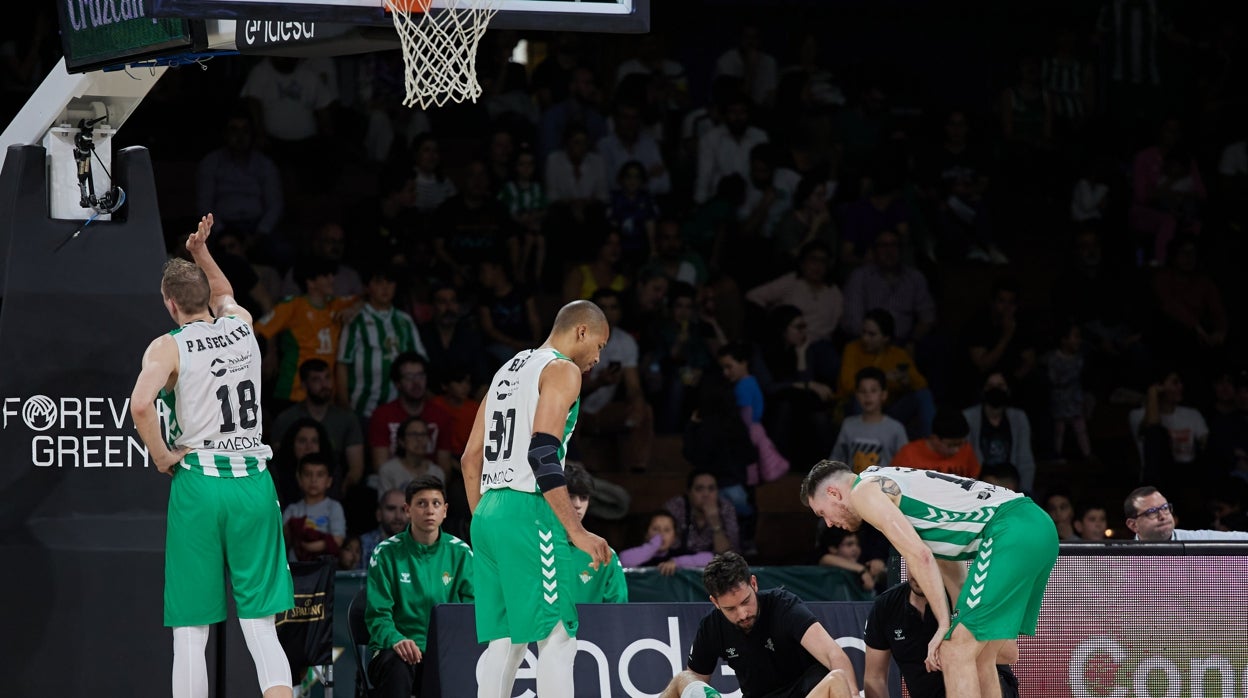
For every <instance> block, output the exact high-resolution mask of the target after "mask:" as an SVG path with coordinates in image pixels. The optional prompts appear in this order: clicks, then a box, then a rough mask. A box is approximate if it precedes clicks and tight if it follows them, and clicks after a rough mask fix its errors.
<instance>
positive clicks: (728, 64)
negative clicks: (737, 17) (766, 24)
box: [715, 25, 778, 108]
mask: <svg viewBox="0 0 1248 698" xmlns="http://www.w3.org/2000/svg"><path fill="white" fill-rule="evenodd" d="M777 70H778V64H777V63H776V59H775V57H774V56H772V55H771V54H770V53H767V52H765V51H763V50H762V42H761V41H759V37H758V27H756V26H753V25H747V26H745V27H742V28H741V37H740V40H739V41H738V42H737V45H736V46H734V47H733V48H731V49H728V50H727V51H725V52H724V53H722V54H720V56H719V59H718V60H716V61H715V74H716V76H719V75H728V76H731V77H734V78H739V79H740V80H741V87H742V91H743V92H744V93H745V95H746V96H748V97H749V98H750V101H751V102H753V104H754V106H756V107H763V108H766V107H770V106H771V104H772V103H773V102H774V101H775V98H776V84H777V82H776V81H777V75H778V73H777Z"/></svg>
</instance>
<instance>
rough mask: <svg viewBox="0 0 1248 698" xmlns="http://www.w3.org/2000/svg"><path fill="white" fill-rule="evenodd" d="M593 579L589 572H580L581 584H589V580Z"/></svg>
mask: <svg viewBox="0 0 1248 698" xmlns="http://www.w3.org/2000/svg"><path fill="white" fill-rule="evenodd" d="M593 578H594V575H592V574H590V573H589V570H581V584H589V580H591V579H593Z"/></svg>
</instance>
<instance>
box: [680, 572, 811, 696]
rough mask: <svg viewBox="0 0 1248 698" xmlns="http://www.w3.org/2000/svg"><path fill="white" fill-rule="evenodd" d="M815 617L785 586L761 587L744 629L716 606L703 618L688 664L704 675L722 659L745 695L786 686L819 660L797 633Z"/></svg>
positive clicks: (761, 693)
mask: <svg viewBox="0 0 1248 698" xmlns="http://www.w3.org/2000/svg"><path fill="white" fill-rule="evenodd" d="M818 622H819V620H818V619H817V618H815V615H814V614H813V613H811V612H810V609H809V608H806V604H804V603H802V600H801V599H799V598H797V597H796V596H794V595H793V594H791V593H789V592H787V591H785V590H784V589H768V590H766V591H760V592H758V619H757V620H756V621H755V622H754V627H753V629H751V630H750V632H749V633H748V634H747V633H745V632H744V631H742V630H741V628H738V627H737V626H736V625H735V624H733V623H732V622H730V621H729V620H728V619H727V618H725V617H724V614H723V613H721V612H720V611H719V610H718V609H716V610H714V611H711V612H710V613H708V614H707V615H706V617H705V618H703V619H702V623H701V624H700V625H698V634H697V636H696V637H694V639H693V649H691V650H690V651H689V669H691V670H692V671H695V672H697V673H699V674H705V675H707V676H709V675H710V674H712V673H714V671H715V666H716V664H718V663H719V660H720V659H723V660H724V661H726V662H728V666H730V667H732V670H733V671H734V672H736V674H737V682H738V683H740V685H741V695H742V696H744V697H745V698H750V697H751V696H761V695H764V694H766V693H770V692H772V691H775V690H778V689H781V688H785V687H787V686H788V685H790V684H792V683H793V682H795V681H797V680H798V679H800V678H801V677H802V674H803V673H805V672H806V671H807V670H809V669H810V667H812V666H814V665H816V664H818V663H819V661H818V660H816V659H815V658H814V657H812V656H811V655H810V653H809V652H807V651H806V648H804V647H802V636H803V635H805V634H806V631H807V630H809V629H810V626H812V625H814V624H815V623H818Z"/></svg>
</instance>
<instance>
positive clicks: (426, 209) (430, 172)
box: [411, 133, 458, 216]
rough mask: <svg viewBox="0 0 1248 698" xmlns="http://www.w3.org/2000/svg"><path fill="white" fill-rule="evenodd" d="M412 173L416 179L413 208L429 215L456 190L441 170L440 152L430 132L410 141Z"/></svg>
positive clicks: (456, 191)
mask: <svg viewBox="0 0 1248 698" xmlns="http://www.w3.org/2000/svg"><path fill="white" fill-rule="evenodd" d="M411 154H412V155H411V157H412V162H413V166H412V173H413V174H414V175H415V179H416V201H415V203H414V204H413V208H415V209H416V211H417V212H418V213H421V214H423V215H426V216H428V215H431V214H432V213H433V212H434V211H436V210H438V207H439V206H441V205H442V204H443V203H445V202H446V200H447V199H449V198H451V197H452V196H455V194H457V193H458V190H457V189H456V188H455V183H454V182H452V181H451V179H450V178H449V177H447V176H446V174H445V173H444V172H443V171H442V152H441V149H440V148H439V146H438V141H437V139H436V138H435V137H434V136H433V134H432V133H422V134H420V135H419V136H417V137H416V140H414V141H412V146H411Z"/></svg>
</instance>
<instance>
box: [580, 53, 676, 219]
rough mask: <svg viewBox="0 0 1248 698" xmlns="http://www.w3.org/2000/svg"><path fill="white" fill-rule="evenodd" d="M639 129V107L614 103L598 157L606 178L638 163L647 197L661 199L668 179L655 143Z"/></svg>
mask: <svg viewBox="0 0 1248 698" xmlns="http://www.w3.org/2000/svg"><path fill="white" fill-rule="evenodd" d="M677 65H679V64H677ZM621 68H623V66H621ZM641 126H642V124H641V107H640V106H638V105H637V104H634V103H632V102H627V101H619V102H617V103H616V105H615V112H614V114H613V115H612V119H611V127H612V128H611V132H610V133H608V134H607V135H606V136H603V138H602V139H601V140H599V141H598V145H597V150H598V154H599V155H601V156H602V159H603V161H604V163H605V167H606V172H607V176H608V177H609V178H615V177H616V176H617V175H619V173H620V170H621V169H623V167H624V164H625V163H628V162H633V161H635V162H639V163H641V166H642V172H643V173H644V174H645V176H646V188H647V189H649V191H650V193H651V194H654V195H655V196H662V195H664V194H667V193H669V192H671V191H672V176H671V174H670V173H669V172H668V171H667V166H666V165H665V164H664V163H663V153H662V152H661V151H660V150H659V144H658V143H656V142H655V140H654V138H652V137H651V136H650V134H648V133H646V132H645V130H643V129H642V127H641Z"/></svg>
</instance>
